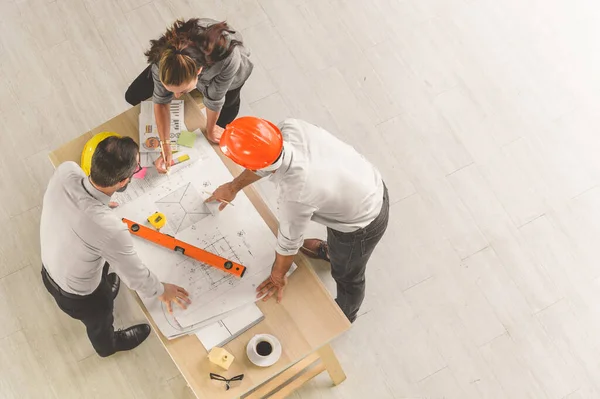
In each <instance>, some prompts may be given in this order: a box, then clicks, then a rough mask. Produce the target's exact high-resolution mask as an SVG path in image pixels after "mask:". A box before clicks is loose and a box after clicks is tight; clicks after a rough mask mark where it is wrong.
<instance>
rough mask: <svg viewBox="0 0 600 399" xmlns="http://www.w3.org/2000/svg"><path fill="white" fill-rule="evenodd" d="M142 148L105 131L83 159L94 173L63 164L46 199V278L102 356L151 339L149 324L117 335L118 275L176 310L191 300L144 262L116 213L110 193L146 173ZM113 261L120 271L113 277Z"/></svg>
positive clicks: (62, 306) (43, 233)
mask: <svg viewBox="0 0 600 399" xmlns="http://www.w3.org/2000/svg"><path fill="white" fill-rule="evenodd" d="M90 150H91V152H92V156H91V157H88V156H89V154H87V153H86V151H88V152H89V151H90ZM138 150H139V148H138V145H137V144H136V143H135V141H133V140H132V139H131V138H129V137H118V135H116V134H101V135H100V136H98V137H96V138H93V139H92V140H90V142H89V143H88V145H86V149H85V150H84V153H83V154H82V163H83V164H84V165H83V166H84V167H87V168H89V176H87V173H85V172H84V171H83V170H82V168H81V167H79V165H77V164H76V163H75V162H64V163H62V164H61V165H59V166H58V168H56V171H55V172H54V175H53V176H52V178H51V179H50V182H49V183H48V188H47V189H46V193H45V194H44V201H43V207H42V216H41V222H40V243H41V257H42V280H43V282H44V285H45V286H46V289H47V290H48V292H49V293H50V294H51V295H52V296H53V297H54V299H55V301H56V304H57V305H58V307H59V308H60V309H61V310H62V311H63V312H65V313H66V314H68V315H69V316H71V317H72V318H74V319H77V320H80V321H81V322H82V323H83V324H84V325H85V327H86V330H87V334H88V337H89V339H90V342H91V343H92V346H93V347H94V349H95V350H96V352H97V353H98V355H100V356H102V357H106V356H110V355H112V354H114V353H115V352H118V351H125V350H130V349H133V348H135V347H136V346H138V345H139V344H141V343H142V342H143V341H144V340H145V339H146V338H147V337H148V335H149V334H150V326H149V325H148V324H138V325H135V326H133V327H130V328H127V329H125V330H120V331H116V332H115V330H114V327H113V301H114V298H115V297H116V296H117V293H118V291H119V285H120V279H119V277H118V276H117V274H118V275H119V276H120V277H121V278H122V279H123V281H124V282H125V283H126V284H127V286H129V287H130V288H131V289H134V290H136V291H137V292H138V293H139V294H140V295H141V296H144V297H158V299H159V300H161V301H162V302H164V303H165V304H166V306H167V308H168V309H169V310H170V309H171V303H172V302H175V303H177V304H179V305H180V306H181V307H186V304H187V303H189V298H188V293H187V291H186V290H185V289H183V288H182V287H178V286H176V285H173V284H167V283H161V282H160V281H159V280H158V278H157V277H156V276H155V275H154V274H153V273H152V272H151V271H150V270H149V269H148V268H147V267H146V266H144V265H143V264H142V261H141V260H140V258H139V257H138V256H137V253H136V251H135V249H134V247H133V240H132V238H131V236H130V234H129V231H128V229H127V226H126V225H125V224H124V223H122V222H121V220H120V219H119V218H118V217H117V216H116V215H115V214H113V212H112V211H111V210H110V208H109V203H110V198H111V196H112V195H113V194H114V193H115V192H117V191H123V190H124V189H125V188H126V187H127V185H128V184H129V182H130V180H131V178H132V176H133V175H134V174H135V173H136V172H137V171H139V169H140V167H139V153H138ZM88 161H89V164H87V162H88ZM109 264H110V266H111V267H112V269H114V270H115V271H116V273H110V274H109V273H108V269H109Z"/></svg>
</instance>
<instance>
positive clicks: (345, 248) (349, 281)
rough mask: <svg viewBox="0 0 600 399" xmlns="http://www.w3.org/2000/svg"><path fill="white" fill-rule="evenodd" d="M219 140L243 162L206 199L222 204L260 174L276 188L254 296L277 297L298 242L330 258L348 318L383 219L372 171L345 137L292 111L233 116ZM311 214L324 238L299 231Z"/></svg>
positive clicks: (383, 199) (383, 201)
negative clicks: (273, 235) (268, 265)
mask: <svg viewBox="0 0 600 399" xmlns="http://www.w3.org/2000/svg"><path fill="white" fill-rule="evenodd" d="M219 146H220V147H221V150H222V151H223V153H224V154H225V155H227V156H228V157H229V158H230V159H231V160H233V161H234V162H235V163H237V164H238V165H240V166H243V167H245V168H246V170H245V171H244V172H243V173H242V174H241V175H239V176H238V177H237V178H235V179H234V180H233V181H231V182H229V183H226V184H224V185H222V186H220V187H219V188H218V189H217V190H216V191H215V192H214V193H213V195H212V196H211V197H209V198H208V199H207V201H214V200H216V201H222V204H221V206H220V209H221V210H222V209H223V208H225V206H226V205H227V203H228V202H231V201H232V200H233V199H234V198H235V196H236V194H237V193H238V192H239V191H240V190H241V189H243V188H244V187H246V186H247V185H249V184H252V183H253V182H255V181H258V180H259V179H261V178H262V177H265V176H270V177H269V178H270V179H271V180H272V181H273V182H274V183H275V184H276V185H277V186H278V189H279V201H278V208H279V232H278V235H277V246H276V249H275V251H276V254H275V263H274V265H273V269H272V271H271V276H270V277H269V278H268V279H267V280H265V281H264V282H263V283H262V284H261V285H260V286H259V287H258V288H257V291H258V297H260V296H262V295H265V298H264V299H265V300H266V299H268V298H270V297H271V296H273V295H275V294H277V300H278V301H280V300H281V299H282V297H283V288H284V287H285V285H286V284H287V279H286V273H287V272H288V270H289V269H290V267H291V265H292V262H293V257H294V255H296V254H297V253H298V250H302V251H303V252H304V253H306V254H307V255H309V256H311V257H313V258H319V259H323V260H325V261H328V262H330V263H331V274H332V276H333V278H334V279H335V281H336V283H337V298H336V302H337V303H338V305H339V306H340V308H341V309H342V311H343V312H344V314H345V315H346V317H348V319H349V320H350V321H351V322H354V320H355V319H356V316H357V313H358V310H359V308H360V306H361V304H362V301H363V299H364V297H365V287H366V280H365V271H366V266H367V262H368V260H369V258H370V257H371V254H372V253H373V250H374V249H375V247H376V245H377V243H378V242H379V240H380V239H381V237H382V236H383V234H384V232H385V230H386V228H387V224H388V214H389V199H388V193H387V188H386V187H385V184H384V182H383V180H382V178H381V174H380V173H379V171H378V170H377V169H376V168H375V167H374V166H373V165H372V164H371V163H370V162H368V161H367V160H366V159H365V158H364V157H363V156H362V155H361V154H359V153H358V152H357V151H356V150H355V149H354V148H352V147H351V146H350V145H348V144H346V143H344V142H342V141H341V140H339V139H337V138H336V137H334V136H333V135H332V134H331V133H329V132H327V131H325V130H323V129H322V128H320V127H318V126H315V125H312V124H310V123H307V122H304V121H301V120H297V119H286V120H284V121H283V122H281V123H280V124H279V126H275V125H273V124H272V123H270V122H268V121H265V120H263V119H260V118H254V117H242V118H238V119H236V120H234V121H233V122H232V123H230V124H229V125H227V127H226V128H225V131H224V133H223V135H222V137H221V141H220V143H219ZM225 201H227V202H225ZM311 220H313V221H315V222H317V223H320V224H323V225H325V226H327V241H321V240H317V239H308V240H305V239H304V231H305V230H306V228H307V226H308V223H309V222H310V221H311Z"/></svg>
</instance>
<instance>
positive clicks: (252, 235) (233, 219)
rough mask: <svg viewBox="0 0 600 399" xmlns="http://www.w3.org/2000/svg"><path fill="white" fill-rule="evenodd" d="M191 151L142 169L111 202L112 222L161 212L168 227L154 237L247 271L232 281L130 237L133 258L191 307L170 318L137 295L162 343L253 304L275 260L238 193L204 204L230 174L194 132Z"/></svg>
mask: <svg viewBox="0 0 600 399" xmlns="http://www.w3.org/2000/svg"><path fill="white" fill-rule="evenodd" d="M198 134H199V137H198V140H196V143H195V148H192V149H186V150H185V151H181V153H182V154H183V153H187V154H188V155H189V156H190V158H191V159H190V160H189V161H186V162H183V163H181V164H179V165H176V166H174V167H172V168H171V171H170V173H169V174H168V175H159V174H158V173H157V172H156V170H155V169H154V168H149V169H148V172H147V173H146V176H145V178H144V179H132V182H131V183H130V185H129V187H128V189H127V191H125V192H124V193H119V194H118V195H116V196H115V197H114V198H113V200H115V201H117V202H119V204H120V206H119V207H118V208H116V209H115V212H117V214H118V216H119V217H125V218H128V219H130V220H133V221H135V222H137V223H140V224H144V225H146V226H149V224H148V223H147V220H146V219H147V218H148V216H150V215H151V214H153V213H154V212H157V211H159V212H162V213H164V214H165V215H166V217H167V224H166V226H165V227H163V228H162V229H161V233H166V234H170V235H173V236H175V237H176V238H177V239H179V240H182V241H184V242H186V243H189V244H191V245H194V246H197V247H199V248H203V249H205V250H207V251H210V252H212V253H215V254H217V255H220V256H222V257H224V258H227V259H231V260H232V261H235V262H238V263H240V264H242V265H244V266H246V268H247V270H246V273H245V275H244V277H242V278H237V277H234V276H232V275H230V274H228V273H225V272H222V271H220V270H218V269H215V268H213V267H211V266H207V265H205V264H202V263H201V262H198V261H195V260H194V259H191V258H189V257H187V256H185V255H182V254H179V253H177V252H174V251H170V250H168V249H166V248H163V247H160V246H158V245H155V244H153V243H152V242H149V241H146V240H144V239H142V238H139V237H133V240H134V244H135V247H136V250H137V252H138V254H139V256H140V257H141V258H142V260H143V261H144V263H145V265H146V266H147V267H148V268H149V269H150V270H152V271H153V272H154V273H155V274H156V275H157V276H158V278H159V279H160V280H161V281H163V282H167V283H173V284H177V285H180V286H182V287H184V288H185V289H186V290H187V291H188V292H189V293H190V299H191V300H192V304H191V305H190V306H189V307H188V309H186V310H181V309H180V308H179V307H178V306H177V305H174V306H173V309H174V314H173V315H169V314H168V312H167V311H166V308H165V307H164V306H163V304H162V303H161V302H160V301H158V299H147V298H142V301H143V302H144V304H145V305H146V308H147V309H148V311H149V312H150V314H151V315H152V318H153V319H154V321H155V322H156V324H157V326H158V327H159V328H160V330H161V331H162V333H163V335H165V336H166V337H168V338H174V337H176V336H179V335H182V334H186V333H189V332H192V331H194V330H197V329H199V328H200V327H203V326H206V325H209V324H212V323H215V322H217V321H218V320H220V318H221V317H223V316H225V315H226V314H227V313H228V312H231V311H233V310H235V309H237V308H239V307H241V306H244V305H246V304H249V303H252V302H254V301H255V300H256V292H255V290H256V287H257V286H258V285H259V284H260V283H261V282H262V281H263V280H264V279H266V278H267V277H268V276H269V274H270V271H271V266H272V264H273V261H274V259H275V242H276V237H275V236H274V235H273V233H272V232H271V230H270V229H269V228H268V227H267V225H266V223H265V221H264V220H263V219H262V218H261V217H260V215H259V214H258V212H257V211H256V209H255V208H254V206H253V205H252V203H251V202H250V200H249V199H248V198H247V197H246V195H245V194H244V193H243V192H240V193H239V194H238V195H237V197H236V198H235V200H234V204H235V206H228V207H227V208H225V210H224V211H222V212H219V211H218V210H217V207H218V204H217V203H213V204H205V203H204V199H206V198H207V197H208V194H206V193H212V192H213V191H214V190H215V189H216V188H217V187H218V186H219V185H221V184H223V183H226V182H228V181H231V179H232V175H231V174H230V173H229V171H228V169H227V168H226V167H225V165H224V164H223V162H222V161H221V160H220V159H219V157H218V156H217V154H216V153H215V152H214V150H213V149H212V148H211V147H210V145H209V144H208V142H207V140H206V139H205V138H204V136H202V135H201V133H199V132H198Z"/></svg>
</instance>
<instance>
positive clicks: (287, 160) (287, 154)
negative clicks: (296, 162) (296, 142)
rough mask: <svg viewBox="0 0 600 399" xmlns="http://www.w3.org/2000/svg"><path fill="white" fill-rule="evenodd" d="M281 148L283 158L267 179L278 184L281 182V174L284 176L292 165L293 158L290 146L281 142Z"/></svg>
mask: <svg viewBox="0 0 600 399" xmlns="http://www.w3.org/2000/svg"><path fill="white" fill-rule="evenodd" d="M283 149H284V151H283V155H282V156H283V160H282V161H281V166H280V167H279V168H277V170H276V171H275V173H273V174H272V175H271V176H270V177H269V179H271V181H272V182H273V183H275V184H279V183H280V182H281V180H282V179H283V176H285V174H286V172H287V171H288V170H289V169H290V166H291V165H292V159H293V158H294V151H293V149H292V147H291V146H289V145H286V143H283Z"/></svg>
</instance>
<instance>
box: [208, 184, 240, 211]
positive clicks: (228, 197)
mask: <svg viewBox="0 0 600 399" xmlns="http://www.w3.org/2000/svg"><path fill="white" fill-rule="evenodd" d="M236 194H237V190H236V189H235V188H234V186H233V182H229V183H225V184H223V185H222V186H219V188H217V189H216V190H215V191H214V192H213V193H212V195H211V196H210V197H208V198H207V199H206V200H205V201H204V202H211V201H219V202H221V205H219V210H220V211H222V210H223V209H225V207H226V206H227V204H228V203H230V202H231V201H233V200H234V198H235V196H236Z"/></svg>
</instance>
